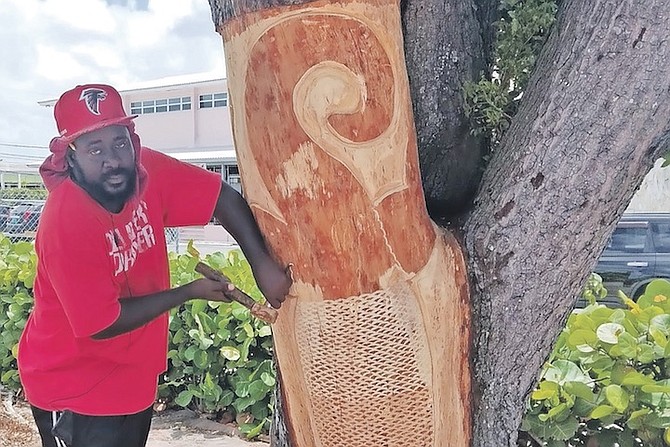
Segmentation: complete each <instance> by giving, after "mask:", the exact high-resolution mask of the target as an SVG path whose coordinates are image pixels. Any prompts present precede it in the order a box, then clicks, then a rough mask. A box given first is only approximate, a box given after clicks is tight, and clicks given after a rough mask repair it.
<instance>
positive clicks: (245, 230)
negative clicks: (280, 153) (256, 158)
mask: <svg viewBox="0 0 670 447" xmlns="http://www.w3.org/2000/svg"><path fill="white" fill-rule="evenodd" d="M214 217H216V218H217V220H218V221H219V222H221V225H223V227H224V228H225V229H226V230H227V231H228V233H230V235H231V236H232V237H233V238H234V239H235V240H236V241H237V243H238V244H239V245H240V248H241V249H242V252H243V253H244V255H245V256H246V258H247V259H248V260H249V264H250V265H251V269H252V271H253V273H254V278H256V282H257V283H258V287H259V289H260V290H261V292H262V293H263V295H264V296H265V298H266V299H267V300H268V303H270V305H272V307H275V308H279V307H281V303H283V302H284V300H285V299H286V295H287V294H288V291H289V287H291V279H290V278H289V276H288V274H287V272H286V269H285V268H284V267H282V266H280V265H279V264H277V262H276V261H275V260H274V259H273V258H272V257H271V256H270V254H269V252H268V249H267V246H266V245H265V241H264V240H263V236H262V235H261V231H260V229H259V228H258V224H257V223H256V220H255V219H254V216H253V214H252V213H251V209H250V208H249V205H248V204H247V201H246V200H245V199H244V198H243V197H242V196H241V195H240V193H238V192H237V191H236V190H235V189H233V188H232V187H231V186H230V185H228V184H227V183H226V182H223V185H222V186H221V192H220V193H219V198H218V200H217V201H216V208H215V209H214Z"/></svg>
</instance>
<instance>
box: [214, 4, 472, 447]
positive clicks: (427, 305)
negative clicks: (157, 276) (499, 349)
mask: <svg viewBox="0 0 670 447" xmlns="http://www.w3.org/2000/svg"><path fill="white" fill-rule="evenodd" d="M238 6H239V5H238ZM238 11H246V10H245V8H244V7H242V6H240V7H238ZM219 32H220V33H221V34H222V36H223V38H224V48H225V52H226V62H227V64H226V65H227V74H228V86H229V90H230V92H229V94H230V101H231V106H232V111H233V129H234V133H235V142H236V148H237V150H238V161H239V166H240V169H241V173H242V180H243V186H244V191H245V195H246V197H247V200H248V201H249V203H250V205H251V207H252V210H253V211H254V214H255V216H256V218H257V220H258V222H259V225H260V226H261V228H262V230H263V233H264V234H265V235H266V237H267V238H268V241H269V243H270V245H271V247H272V249H273V250H274V252H275V254H276V255H277V257H278V258H279V259H280V260H281V261H282V262H284V263H289V262H292V263H293V264H294V268H293V277H294V280H295V283H294V286H293V288H292V290H291V295H292V296H291V297H290V298H289V299H288V300H287V302H286V303H285V304H284V306H283V307H282V310H281V312H280V317H279V319H278V321H277V323H276V324H275V325H274V328H273V330H274V331H273V332H274V340H275V345H276V356H277V360H278V363H279V369H280V371H281V382H282V383H281V386H282V390H283V393H282V394H283V397H284V402H283V404H284V406H283V408H284V411H285V415H286V416H287V418H286V419H287V425H288V429H289V430H288V432H289V435H290V437H291V441H292V444H293V445H294V447H311V446H315V447H316V446H319V447H330V446H334V445H347V446H351V447H356V446H365V447H367V446H370V445H389V446H398V447H401V446H402V447H407V446H411V445H416V446H425V445H431V446H446V445H448V446H454V447H459V446H467V445H468V444H469V439H470V371H469V364H468V355H469V343H470V331H469V326H470V320H469V303H468V302H467V277H466V274H465V269H464V260H463V257H462V254H461V252H460V249H459V246H458V244H457V243H456V241H455V240H454V239H453V238H452V237H451V236H449V235H445V234H443V233H442V231H441V230H439V229H438V228H437V227H436V226H435V225H434V224H433V223H432V222H431V220H430V219H429V218H428V215H427V213H426V210H425V206H424V200H423V194H422V189H421V180H420V175H419V171H418V160H417V149H416V139H415V136H414V135H415V130H414V124H413V119H412V109H411V101H410V96H409V88H408V81H407V74H406V71H405V64H404V59H403V52H402V50H403V43H402V37H401V31H400V16H399V10H398V4H397V2H396V1H386V0H370V1H367V2H356V1H345V2H339V3H331V2H323V1H321V2H312V3H308V4H304V5H300V6H281V7H273V8H265V9H260V10H258V11H256V12H242V13H240V14H239V15H238V16H237V17H235V18H233V19H230V20H227V21H226V22H225V23H224V24H223V25H222V26H221V27H220V29H219ZM353 408H358V409H359V411H358V413H356V412H355V411H351V410H352V409H353ZM408 418H409V419H410V420H411V419H412V418H414V420H415V421H416V424H419V425H421V427H422V429H421V430H419V432H420V434H419V435H417V433H415V432H414V431H413V430H416V428H417V427H412V429H410V430H408V428H407V424H408V422H407V421H408ZM424 428H425V429H424ZM408 436H409V437H410V438H408ZM417 436H419V437H417ZM421 437H423V438H421ZM408 439H411V441H408Z"/></svg>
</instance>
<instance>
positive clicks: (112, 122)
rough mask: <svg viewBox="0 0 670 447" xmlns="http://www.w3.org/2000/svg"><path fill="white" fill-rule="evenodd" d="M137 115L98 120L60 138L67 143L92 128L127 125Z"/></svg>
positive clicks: (91, 130) (90, 130)
mask: <svg viewBox="0 0 670 447" xmlns="http://www.w3.org/2000/svg"><path fill="white" fill-rule="evenodd" d="M137 117H138V115H129V116H123V117H119V118H110V119H107V120H103V121H99V122H97V123H95V124H94V125H93V126H89V127H85V128H83V129H81V130H79V131H77V132H75V133H73V134H70V135H62V136H61V137H60V138H63V139H64V140H65V141H66V142H67V143H72V142H73V141H74V140H76V139H77V138H79V137H80V136H82V135H84V134H86V133H89V132H93V131H94V130H100V129H102V128H104V127H109V126H119V125H121V126H127V125H128V124H130V123H132V121H133V120H134V119H135V118H137Z"/></svg>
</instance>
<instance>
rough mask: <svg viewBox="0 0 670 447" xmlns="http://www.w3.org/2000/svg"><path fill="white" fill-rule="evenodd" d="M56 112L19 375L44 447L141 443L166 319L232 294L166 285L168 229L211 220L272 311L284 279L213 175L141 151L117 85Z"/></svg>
mask: <svg viewBox="0 0 670 447" xmlns="http://www.w3.org/2000/svg"><path fill="white" fill-rule="evenodd" d="M54 116H55V119H56V125H57V127H58V130H59V132H60V136H59V137H56V138H54V139H53V140H52V141H51V143H50V145H49V147H50V150H51V152H52V154H51V155H50V156H49V158H48V159H47V160H46V161H45V162H44V164H43V165H42V167H41V168H40V173H41V175H42V178H43V179H44V184H45V185H46V187H47V188H48V189H49V197H48V199H47V201H46V204H45V206H44V210H43V212H42V216H41V221H40V225H39V228H38V230H37V237H36V240H35V249H36V252H37V256H38V265H37V276H36V279H35V287H34V294H35V307H34V310H33V312H32V314H31V315H30V317H29V319H28V322H27V324H26V327H25V330H24V332H23V335H22V337H21V341H20V343H19V354H18V358H19V360H18V361H19V373H20V376H21V380H22V383H23V386H24V389H25V393H26V397H27V399H28V401H29V402H30V404H31V406H32V407H33V415H34V417H35V421H36V423H37V426H38V429H39V432H40V436H41V437H42V443H43V446H45V447H62V446H68V447H93V446H95V447H136V446H137V447H141V446H144V445H145V444H146V439H147V436H148V432H149V426H150V423H151V412H152V404H153V402H154V399H155V396H156V388H157V378H158V376H159V375H160V374H161V373H162V372H163V371H165V369H166V362H167V360H166V359H167V329H168V311H169V310H170V309H171V308H173V307H176V306H179V305H181V304H183V303H184V302H186V301H187V300H190V299H194V298H204V299H208V300H212V301H227V299H226V297H225V296H224V292H225V291H226V289H227V288H232V286H231V285H229V284H222V283H220V282H216V281H211V280H209V279H204V278H203V279H198V280H196V281H193V282H191V283H189V284H186V285H183V286H180V287H177V288H174V289H170V284H169V272H168V261H167V253H166V245H165V235H164V227H166V226H183V225H204V224H206V223H207V222H208V221H209V220H210V219H211V217H212V215H213V216H215V217H216V218H217V219H218V220H219V222H221V223H222V225H223V226H224V227H225V228H226V229H227V230H228V231H229V232H230V234H231V235H232V236H233V237H234V238H235V239H236V240H237V241H238V243H239V245H240V247H241V248H242V251H243V252H244V253H245V255H246V256H247V258H248V260H249V262H250V264H251V266H252V270H253V272H254V276H255V278H256V280H257V282H258V285H259V288H260V290H261V291H262V292H263V294H264V295H265V297H266V298H267V300H268V302H269V303H270V304H271V305H272V306H274V307H277V308H278V307H280V306H281V303H282V301H283V300H284V298H285V296H286V294H287V293H288V289H289V286H290V279H289V278H288V277H287V275H286V272H285V270H284V269H283V268H282V267H281V266H279V265H278V264H277V263H276V262H275V261H274V260H273V259H272V258H271V256H270V255H269V254H268V252H267V249H266V246H265V244H264V242H263V238H262V236H261V234H260V231H259V229H258V226H257V225H256V222H255V220H254V218H253V216H252V214H251V211H250V209H249V206H248V205H247V203H246V201H245V200H244V199H243V198H242V197H241V196H240V195H239V194H238V193H237V192H236V191H235V190H234V189H233V188H231V187H230V186H228V185H227V184H225V183H223V182H222V181H221V178H220V176H219V175H218V174H214V173H211V172H208V171H205V170H203V169H200V168H197V167H195V166H192V165H188V164H185V163H182V162H179V161H177V160H175V159H173V158H170V157H168V156H166V155H164V154H161V153H158V152H155V151H152V150H150V149H147V148H144V147H142V146H141V144H140V139H139V137H138V136H137V134H136V133H135V130H134V129H135V128H134V124H133V119H134V118H135V116H128V115H126V113H125V111H124V109H123V105H122V102H121V97H120V96H119V93H118V92H117V91H116V90H115V89H114V88H113V87H111V86H108V85H83V86H77V87H76V88H74V89H72V90H70V91H68V92H65V93H64V94H63V95H62V96H61V97H60V99H59V100H58V102H57V103H56V106H55V108H54Z"/></svg>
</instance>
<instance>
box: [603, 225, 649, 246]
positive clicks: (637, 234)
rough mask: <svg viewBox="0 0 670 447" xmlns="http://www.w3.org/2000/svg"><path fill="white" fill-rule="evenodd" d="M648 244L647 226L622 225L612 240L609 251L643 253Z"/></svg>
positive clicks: (615, 231)
mask: <svg viewBox="0 0 670 447" xmlns="http://www.w3.org/2000/svg"><path fill="white" fill-rule="evenodd" d="M646 243H647V225H646V223H645V224H637V223H631V224H629V223H621V224H619V226H617V228H616V230H614V233H613V234H612V237H611V238H610V241H609V244H608V245H607V250H608V251H611V252H617V253H642V252H644V251H645V247H646Z"/></svg>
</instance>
